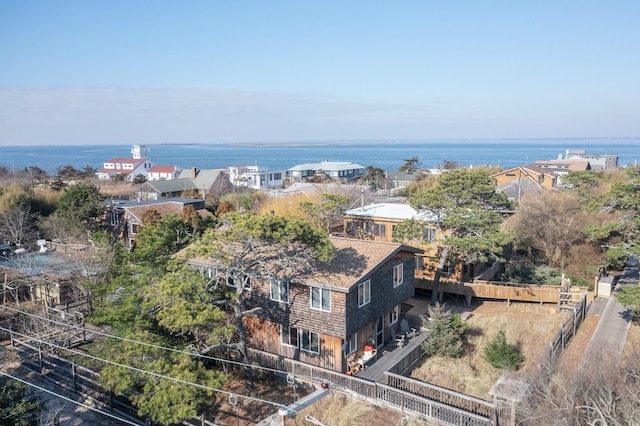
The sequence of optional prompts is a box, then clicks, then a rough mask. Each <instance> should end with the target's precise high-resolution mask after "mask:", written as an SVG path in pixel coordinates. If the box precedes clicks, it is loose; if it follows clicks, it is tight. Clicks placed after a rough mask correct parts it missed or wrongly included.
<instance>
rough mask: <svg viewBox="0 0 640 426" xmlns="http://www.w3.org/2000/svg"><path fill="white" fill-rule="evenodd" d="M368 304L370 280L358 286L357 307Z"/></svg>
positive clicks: (369, 300)
mask: <svg viewBox="0 0 640 426" xmlns="http://www.w3.org/2000/svg"><path fill="white" fill-rule="evenodd" d="M369 302H371V280H366V281H365V282H363V283H361V284H360V285H358V307H360V306H364V305H366V304H367V303H369Z"/></svg>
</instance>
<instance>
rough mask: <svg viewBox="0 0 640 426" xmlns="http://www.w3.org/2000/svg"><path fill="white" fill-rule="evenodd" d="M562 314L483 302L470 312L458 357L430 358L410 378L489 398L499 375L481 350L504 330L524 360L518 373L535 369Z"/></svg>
mask: <svg viewBox="0 0 640 426" xmlns="http://www.w3.org/2000/svg"><path fill="white" fill-rule="evenodd" d="M566 318H567V316H566V314H563V313H557V312H556V310H555V307H554V306H551V305H543V306H541V305H539V304H533V303H512V304H511V305H510V306H507V305H506V303H505V302H483V303H481V304H479V305H477V306H475V308H473V310H472V316H471V317H470V318H469V319H468V320H467V322H468V324H469V329H468V330H467V331H466V332H465V334H466V340H467V350H466V352H465V355H464V356H462V357H461V358H457V359H454V358H445V357H431V358H427V359H426V360H425V361H424V363H423V364H422V365H421V366H420V367H418V368H417V369H415V370H414V371H413V373H412V377H414V378H416V379H419V380H423V381H425V382H429V383H432V384H435V385H438V386H442V387H445V388H448V389H452V390H455V391H458V392H462V393H466V394H468V395H473V396H476V397H478V398H483V399H491V397H490V395H489V390H491V387H492V386H493V384H494V383H495V382H496V380H497V379H498V378H499V377H500V375H501V374H502V373H503V372H502V371H501V370H497V369H495V368H493V367H492V366H491V365H489V363H487V362H486V361H485V360H484V348H485V347H486V346H487V344H488V343H489V342H490V341H491V340H492V339H493V338H494V337H495V335H496V333H497V332H498V330H501V329H502V330H504V332H505V333H506V336H507V341H508V342H509V343H511V344H514V345H516V346H517V347H518V348H519V349H520V353H521V354H522V355H523V358H524V361H523V363H522V365H521V366H520V368H519V371H520V372H527V371H531V370H532V369H535V368H537V366H538V363H539V361H540V360H541V359H542V357H543V356H544V354H545V352H546V350H547V348H548V345H549V343H550V342H551V339H552V338H553V337H554V336H555V334H556V333H557V332H558V329H559V327H560V325H561V324H562V322H563V321H564V320H565V319H566Z"/></svg>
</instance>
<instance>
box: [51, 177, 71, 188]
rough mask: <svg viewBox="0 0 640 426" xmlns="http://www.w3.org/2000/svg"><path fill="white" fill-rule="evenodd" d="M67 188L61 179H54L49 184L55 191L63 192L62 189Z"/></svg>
mask: <svg viewBox="0 0 640 426" xmlns="http://www.w3.org/2000/svg"><path fill="white" fill-rule="evenodd" d="M65 186H67V185H66V184H65V183H64V181H63V180H62V179H60V178H59V177H56V178H53V179H52V180H51V182H50V183H49V187H50V188H51V189H53V190H54V191H62V189H63V188H64V187H65Z"/></svg>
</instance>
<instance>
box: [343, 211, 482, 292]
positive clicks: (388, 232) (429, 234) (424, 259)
mask: <svg viewBox="0 0 640 426" xmlns="http://www.w3.org/2000/svg"><path fill="white" fill-rule="evenodd" d="M343 219H344V232H345V235H346V236H347V237H350V238H359V239H365V240H374V241H388V242H391V241H393V230H394V227H395V226H397V225H398V224H400V223H402V222H404V221H406V220H411V219H413V220H416V221H421V222H424V224H425V227H424V234H422V236H420V237H419V238H416V239H415V240H414V241H413V242H408V243H407V244H410V245H413V246H416V247H419V248H420V249H421V253H420V254H419V255H418V257H417V259H416V264H415V268H416V270H417V271H418V272H416V274H417V277H419V278H425V279H432V278H433V276H434V274H435V269H436V267H437V265H438V261H439V252H438V247H439V244H438V242H439V241H441V240H442V239H443V237H444V235H443V234H442V232H441V231H440V230H439V229H438V227H437V226H436V224H435V221H436V220H437V219H436V218H434V217H430V216H428V215H426V214H423V213H419V212H418V211H417V210H415V209H414V208H413V207H411V206H410V205H409V204H403V203H374V204H369V205H366V206H362V207H359V208H355V209H351V210H347V211H346V212H345V213H344V216H343ZM444 232H445V234H446V230H445V231H444ZM482 268H484V265H480V264H466V263H464V264H459V265H456V266H453V267H450V268H449V267H447V268H446V270H445V271H444V272H445V275H447V277H446V279H449V280H456V281H469V280H471V279H472V278H473V276H474V274H475V273H476V272H478V271H479V270H481V269H482Z"/></svg>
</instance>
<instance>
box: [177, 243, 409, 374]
mask: <svg viewBox="0 0 640 426" xmlns="http://www.w3.org/2000/svg"><path fill="white" fill-rule="evenodd" d="M331 242H332V243H333V245H334V246H335V249H336V252H335V256H334V258H333V260H332V261H330V262H328V263H318V264H317V265H315V268H314V269H315V272H310V273H308V274H305V275H304V276H292V277H287V278H286V279H285V278H283V279H281V280H269V279H261V278H260V277H252V278H251V288H250V289H249V290H247V292H246V293H244V300H245V307H246V309H247V310H248V311H252V310H253V309H254V308H261V309H258V310H255V311H253V312H252V313H251V314H249V315H245V317H244V323H245V327H246V329H247V334H248V346H249V347H250V348H253V349H258V350H262V351H265V352H269V353H272V354H276V355H280V356H283V357H287V358H292V359H296V360H298V361H302V362H305V363H308V364H313V365H316V366H320V367H323V368H328V369H331V370H335V371H340V372H346V371H347V357H348V356H349V355H350V354H352V353H354V352H357V351H358V350H360V349H362V348H363V347H364V346H365V345H373V346H375V347H382V346H383V345H384V344H385V342H386V341H388V340H389V339H390V337H391V332H390V327H394V328H397V327H398V323H399V319H400V313H401V305H402V303H403V302H404V301H406V300H407V299H408V298H410V297H411V296H413V294H414V265H415V255H416V253H417V252H419V251H420V250H419V249H416V248H413V247H408V246H404V245H401V244H396V243H385V242H376V241H366V240H356V239H347V238H335V237H332V238H331ZM189 263H190V264H192V265H193V266H194V267H197V268H199V269H201V270H202V272H203V273H207V274H211V273H215V272H212V270H213V271H215V269H216V265H212V264H210V263H208V262H207V260H206V259H190V260H189Z"/></svg>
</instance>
